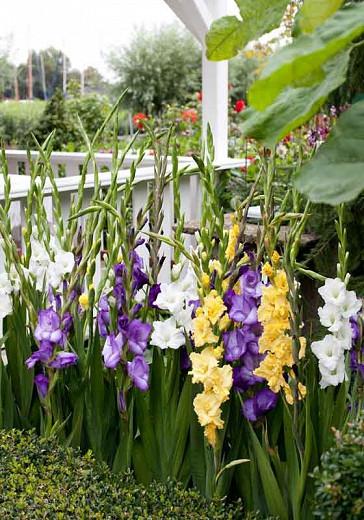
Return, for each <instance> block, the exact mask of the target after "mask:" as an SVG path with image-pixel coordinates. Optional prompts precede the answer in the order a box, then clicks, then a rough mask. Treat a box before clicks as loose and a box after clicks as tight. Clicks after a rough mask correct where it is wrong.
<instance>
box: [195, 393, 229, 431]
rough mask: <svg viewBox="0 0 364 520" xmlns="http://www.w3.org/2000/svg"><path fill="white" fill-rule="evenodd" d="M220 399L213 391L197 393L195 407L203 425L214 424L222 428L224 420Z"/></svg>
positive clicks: (199, 420)
mask: <svg viewBox="0 0 364 520" xmlns="http://www.w3.org/2000/svg"><path fill="white" fill-rule="evenodd" d="M220 404H221V402H220V400H219V399H218V397H217V396H216V395H215V394H214V393H213V392H202V393H201V394H197V395H196V397H195V398H194V400H193V407H194V410H195V412H196V415H197V417H198V422H199V423H200V424H201V426H207V425H208V424H214V425H215V426H216V428H222V427H223V426H224V421H223V420H222V419H221V408H220Z"/></svg>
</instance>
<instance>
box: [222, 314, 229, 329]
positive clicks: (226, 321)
mask: <svg viewBox="0 0 364 520" xmlns="http://www.w3.org/2000/svg"><path fill="white" fill-rule="evenodd" d="M230 325H231V319H230V318H229V315H228V314H224V316H223V317H222V318H221V319H220V321H219V329H220V330H221V331H224V330H226V329H227V328H228V327H229V326H230Z"/></svg>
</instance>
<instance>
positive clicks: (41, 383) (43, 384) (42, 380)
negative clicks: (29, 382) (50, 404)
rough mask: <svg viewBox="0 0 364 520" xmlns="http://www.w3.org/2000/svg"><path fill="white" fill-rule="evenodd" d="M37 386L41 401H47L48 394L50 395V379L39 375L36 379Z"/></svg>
mask: <svg viewBox="0 0 364 520" xmlns="http://www.w3.org/2000/svg"><path fill="white" fill-rule="evenodd" d="M34 383H35V386H36V387H37V391H38V394H39V397H40V398H41V399H45V397H46V395H47V393H48V387H49V379H48V377H47V376H45V375H44V374H38V375H36V376H35V378H34Z"/></svg>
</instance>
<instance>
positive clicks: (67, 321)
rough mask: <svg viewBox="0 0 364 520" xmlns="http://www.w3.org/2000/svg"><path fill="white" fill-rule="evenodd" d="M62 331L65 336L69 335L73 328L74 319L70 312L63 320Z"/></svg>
mask: <svg viewBox="0 0 364 520" xmlns="http://www.w3.org/2000/svg"><path fill="white" fill-rule="evenodd" d="M61 326H62V331H63V334H66V335H68V334H69V333H70V331H71V329H72V326H73V318H72V315H71V313H70V312H65V313H64V315H63V318H62V324H61Z"/></svg>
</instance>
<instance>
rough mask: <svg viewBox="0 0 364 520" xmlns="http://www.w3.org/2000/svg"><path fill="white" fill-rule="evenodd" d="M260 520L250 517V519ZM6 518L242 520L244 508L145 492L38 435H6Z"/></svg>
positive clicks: (0, 471)
mask: <svg viewBox="0 0 364 520" xmlns="http://www.w3.org/2000/svg"><path fill="white" fill-rule="evenodd" d="M253 517H254V518H255V516H254V515H253V516H249V518H253ZM0 518H1V519H3V518H4V519H5V518H9V519H10V518H11V519H13V518H14V519H15V518H16V519H31V520H33V519H43V518H44V519H45V518H47V519H48V518H49V519H66V518H67V519H68V518H73V519H91V518H92V519H117V518H128V519H140V520H144V519H176V520H178V519H184V518H185V519H191V520H193V519H200V520H202V519H206V520H207V519H209V520H212V519H231V520H232V519H234V520H235V519H241V518H244V515H243V512H242V507H241V504H240V503H235V504H231V505H227V504H225V503H223V502H221V501H211V502H209V501H207V500H206V499H204V498H202V497H201V496H200V495H199V494H198V493H197V492H196V491H194V490H187V491H186V490H184V489H183V487H182V486H181V485H179V484H176V483H172V482H170V483H169V484H167V485H165V484H160V483H153V484H151V485H150V486H148V487H143V486H142V485H139V484H137V483H136V482H135V480H134V478H133V476H132V475H131V474H129V473H127V474H124V475H120V474H113V473H111V471H110V470H109V469H108V467H107V466H106V465H105V464H102V463H98V462H96V461H95V460H94V459H93V457H92V455H91V454H90V453H88V454H86V455H84V456H81V455H80V453H78V452H77V451H76V450H74V449H71V448H64V447H62V446H59V445H58V444H57V442H56V441H55V440H53V439H43V438H39V437H37V436H36V435H35V434H34V433H32V432H30V433H29V432H20V431H18V430H9V431H5V430H1V431H0Z"/></svg>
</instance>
